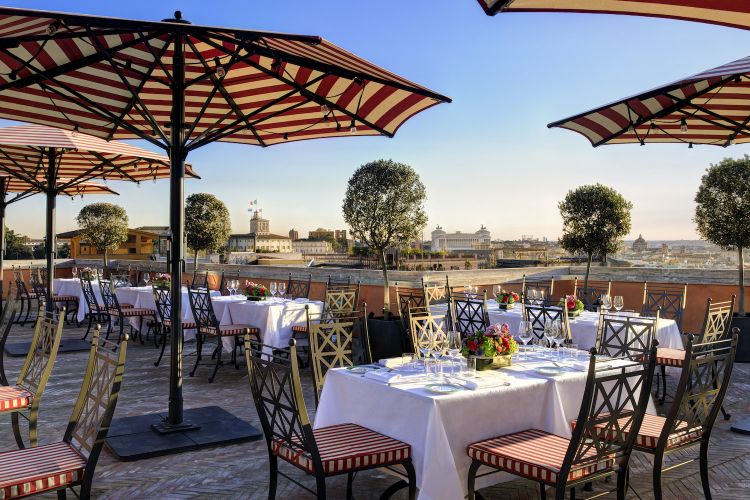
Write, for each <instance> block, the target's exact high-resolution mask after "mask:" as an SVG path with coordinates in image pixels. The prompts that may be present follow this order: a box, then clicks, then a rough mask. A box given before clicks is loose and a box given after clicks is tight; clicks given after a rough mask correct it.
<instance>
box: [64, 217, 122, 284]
mask: <svg viewBox="0 0 750 500" xmlns="http://www.w3.org/2000/svg"><path fill="white" fill-rule="evenodd" d="M76 222H78V227H80V228H81V237H82V238H83V239H84V240H85V241H87V242H88V243H89V244H90V245H91V246H92V247H94V248H96V249H97V250H99V251H100V252H102V253H103V255H104V258H103V260H104V270H105V271H106V269H107V254H108V252H109V251H110V250H116V249H117V248H119V246H120V245H121V244H122V243H125V242H126V241H127V240H128V214H127V212H125V209H124V208H122V207H121V206H119V205H115V204H113V203H92V204H91V205H86V206H85V207H83V208H82V209H81V211H80V212H79V213H78V217H76Z"/></svg>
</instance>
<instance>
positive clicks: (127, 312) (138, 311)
mask: <svg viewBox="0 0 750 500" xmlns="http://www.w3.org/2000/svg"><path fill="white" fill-rule="evenodd" d="M109 314H112V315H113V316H128V317H129V316H156V312H155V311H154V310H152V309H146V308H141V307H131V308H129V309H123V310H122V311H118V310H117V309H110V310H109Z"/></svg>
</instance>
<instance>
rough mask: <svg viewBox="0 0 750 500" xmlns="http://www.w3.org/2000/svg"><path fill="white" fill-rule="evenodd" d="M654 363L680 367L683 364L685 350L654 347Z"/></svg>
mask: <svg viewBox="0 0 750 500" xmlns="http://www.w3.org/2000/svg"><path fill="white" fill-rule="evenodd" d="M656 364H657V365H664V366H677V367H682V366H683V365H684V364H685V351H684V349H669V348H667V347H659V348H657V349H656Z"/></svg>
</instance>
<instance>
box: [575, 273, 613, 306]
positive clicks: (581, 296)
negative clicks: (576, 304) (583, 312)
mask: <svg viewBox="0 0 750 500" xmlns="http://www.w3.org/2000/svg"><path fill="white" fill-rule="evenodd" d="M573 286H574V288H575V291H576V297H577V298H578V300H580V301H581V302H583V305H584V306H585V307H586V309H587V310H589V311H595V310H596V307H597V306H598V305H600V304H601V298H602V295H611V293H612V282H611V281H601V280H589V283H588V288H587V290H586V293H584V284H583V283H582V282H579V281H578V278H576V279H575V282H574V284H573Z"/></svg>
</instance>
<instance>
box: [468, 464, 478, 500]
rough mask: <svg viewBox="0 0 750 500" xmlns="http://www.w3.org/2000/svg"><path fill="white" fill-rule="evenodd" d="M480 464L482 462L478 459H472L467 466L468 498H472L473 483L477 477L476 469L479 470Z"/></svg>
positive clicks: (472, 499)
mask: <svg viewBox="0 0 750 500" xmlns="http://www.w3.org/2000/svg"><path fill="white" fill-rule="evenodd" d="M481 465H482V463H481V462H480V461H478V460H472V461H471V465H470V466H469V477H468V481H467V483H468V490H469V495H468V496H467V497H466V498H467V499H468V500H474V487H475V486H474V483H475V481H476V478H477V470H479V467H480V466H481Z"/></svg>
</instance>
